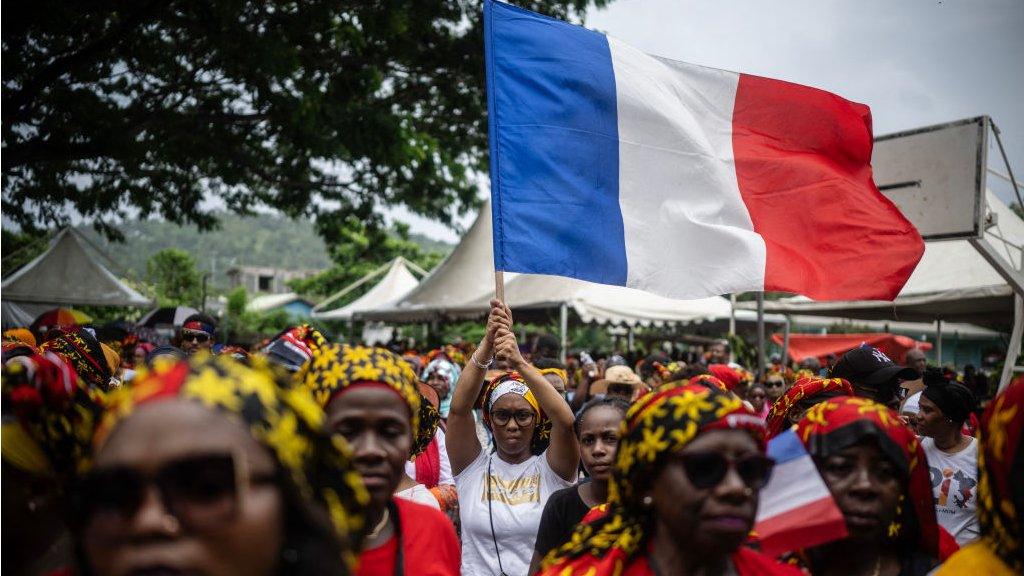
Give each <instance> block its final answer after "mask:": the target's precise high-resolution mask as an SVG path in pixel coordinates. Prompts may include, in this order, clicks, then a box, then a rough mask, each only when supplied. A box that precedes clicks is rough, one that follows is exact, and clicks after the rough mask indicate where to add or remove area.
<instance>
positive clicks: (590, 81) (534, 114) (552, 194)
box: [484, 0, 626, 285]
mask: <svg viewBox="0 0 1024 576" xmlns="http://www.w3.org/2000/svg"><path fill="white" fill-rule="evenodd" d="M484 45H485V52H486V66H487V110H488V122H489V126H488V131H489V136H490V138H489V139H490V171H491V198H492V218H493V222H494V265H495V269H496V270H505V271H510V272H525V273H533V274H552V275H559V276H569V277H574V278H579V279H582V280H590V281H593V282H600V283H604V284H617V285H625V283H626V247H625V240H624V238H625V237H624V233H623V225H622V213H621V211H620V209H619V147H618V119H617V111H616V96H615V74H614V71H613V68H612V62H611V53H610V51H609V48H608V41H607V39H606V38H605V37H604V36H603V35H602V34H598V33H596V32H592V31H590V30H586V29H584V28H582V27H580V26H575V25H572V24H569V23H566V22H563V21H560V20H555V19H552V18H547V17H544V16H541V15H539V14H535V13H533V12H529V11H527V10H522V9H520V8H516V7H514V6H509V5H507V4H503V3H498V2H492V1H490V0H488V1H486V2H485V3H484Z"/></svg>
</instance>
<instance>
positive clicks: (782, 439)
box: [768, 430, 809, 465]
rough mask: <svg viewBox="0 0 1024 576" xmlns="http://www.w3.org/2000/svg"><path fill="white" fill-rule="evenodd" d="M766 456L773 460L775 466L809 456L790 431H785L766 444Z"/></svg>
mask: <svg viewBox="0 0 1024 576" xmlns="http://www.w3.org/2000/svg"><path fill="white" fill-rule="evenodd" d="M768 455H769V456H771V457H772V458H774V459H775V464H776V465H778V464H784V463H786V462H789V461H790V460H796V459H797V458H803V457H804V456H809V455H808V454H807V450H805V449H804V445H803V443H802V442H800V438H798V437H797V435H796V433H795V432H793V431H792V430H786V431H785V432H783V433H782V434H779V435H778V436H776V437H775V438H772V439H771V440H770V441H769V442H768Z"/></svg>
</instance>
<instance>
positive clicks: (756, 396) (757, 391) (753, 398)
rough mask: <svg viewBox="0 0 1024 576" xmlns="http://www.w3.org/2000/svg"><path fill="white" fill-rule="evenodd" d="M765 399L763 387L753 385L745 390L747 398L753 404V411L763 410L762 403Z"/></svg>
mask: <svg viewBox="0 0 1024 576" xmlns="http://www.w3.org/2000/svg"><path fill="white" fill-rule="evenodd" d="M766 399H767V395H766V394H765V392H764V388H761V387H760V386H755V387H753V388H751V389H750V392H747V400H749V401H750V403H751V404H752V405H753V406H754V412H760V411H761V410H764V403H765V400H766Z"/></svg>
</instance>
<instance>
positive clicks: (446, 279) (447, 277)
mask: <svg viewBox="0 0 1024 576" xmlns="http://www.w3.org/2000/svg"><path fill="white" fill-rule="evenodd" d="M492 230H493V228H492V227H491V202H490V200H488V201H487V202H485V203H484V205H483V206H481V207H480V213H479V214H478V215H477V217H476V221H474V222H473V225H472V226H470V227H469V230H467V231H466V235H465V236H463V237H462V241H460V242H459V244H458V246H456V247H455V249H454V250H452V253H451V254H449V255H448V257H447V258H445V259H444V261H443V262H441V263H440V264H439V265H438V266H437V268H434V270H433V271H431V272H430V274H428V275H427V276H426V277H425V278H424V279H423V280H421V281H420V283H419V284H418V285H417V286H416V287H415V288H413V289H412V290H410V291H409V293H407V294H406V295H405V296H403V297H402V298H400V299H399V300H398V301H397V302H393V303H392V304H390V305H385V306H380V307H378V308H376V309H374V310H366V311H364V312H362V313H361V314H359V315H358V316H359V317H360V318H363V319H366V320H382V321H388V322H418V321H422V320H429V319H431V318H437V317H441V316H446V315H449V312H450V311H451V310H453V309H455V308H458V307H460V306H465V305H466V304H468V303H470V302H472V301H474V300H476V299H478V298H480V297H481V296H484V295H487V294H493V293H494V256H493V252H492V249H493V248H492V244H491V234H492ZM474 315H475V314H474Z"/></svg>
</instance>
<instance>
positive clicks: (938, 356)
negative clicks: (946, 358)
mask: <svg viewBox="0 0 1024 576" xmlns="http://www.w3.org/2000/svg"><path fill="white" fill-rule="evenodd" d="M935 363H936V364H938V366H939V368H942V318H939V319H938V320H936V321H935Z"/></svg>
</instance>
